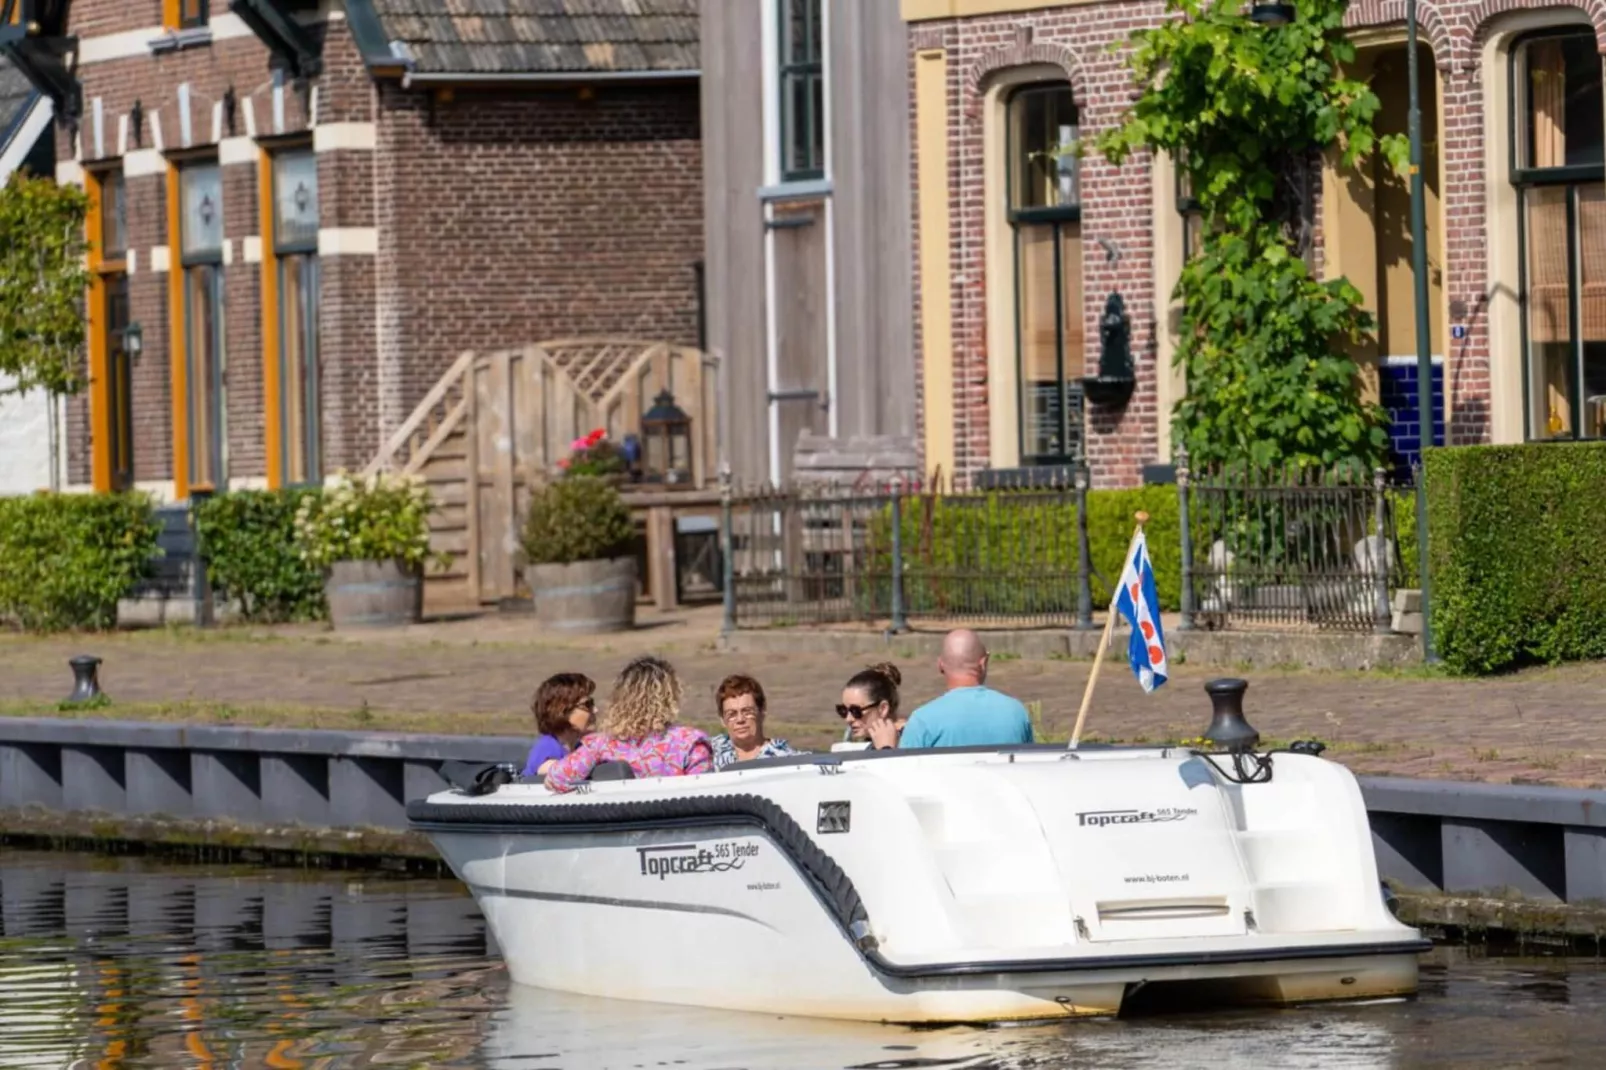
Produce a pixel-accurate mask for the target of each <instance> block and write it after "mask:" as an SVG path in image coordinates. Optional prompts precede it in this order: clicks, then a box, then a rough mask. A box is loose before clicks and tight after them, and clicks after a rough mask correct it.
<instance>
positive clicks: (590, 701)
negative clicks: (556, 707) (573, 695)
mask: <svg viewBox="0 0 1606 1070" xmlns="http://www.w3.org/2000/svg"><path fill="white" fill-rule="evenodd" d="M574 709H577V710H590V711H591V712H592V713H595V712H597V700H596V699H594V698H583V699H581V700H580V701H579V702H576V703H575V704H574Z"/></svg>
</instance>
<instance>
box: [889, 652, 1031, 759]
mask: <svg viewBox="0 0 1606 1070" xmlns="http://www.w3.org/2000/svg"><path fill="white" fill-rule="evenodd" d="M937 671H938V672H940V673H942V678H943V680H944V681H946V682H947V684H948V691H947V693H946V694H944V695H943V696H942V697H941V698H936V699H932V700H931V701H930V702H928V703H926V704H925V705H924V706H922V707H920V708H919V709H918V710H916V711H915V712H914V713H913V714H912V715H911V716H910V718H909V723H908V724H907V725H905V726H904V729H903V736H902V737H901V738H900V739H899V740H898V746H899V747H981V746H989V745H994V744H1006V743H1030V742H1031V741H1032V719H1031V717H1030V716H1028V715H1027V713H1026V707H1025V706H1023V705H1021V704H1020V701H1019V700H1018V699H1012V698H1010V697H1009V696H1008V695H1006V694H1004V693H1003V692H1001V691H994V690H993V689H992V688H990V687H987V686H986V682H987V647H986V646H984V645H983V644H982V641H981V636H979V635H977V634H976V633H975V632H973V631H971V630H970V629H969V628H959V629H956V630H954V631H951V632H949V633H948V634H947V635H946V636H944V637H943V640H942V655H941V656H940V657H939V658H938V659H937Z"/></svg>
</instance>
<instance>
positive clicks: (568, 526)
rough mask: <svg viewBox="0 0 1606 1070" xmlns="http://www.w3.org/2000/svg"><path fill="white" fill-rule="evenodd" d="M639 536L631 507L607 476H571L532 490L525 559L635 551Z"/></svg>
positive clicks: (550, 561)
mask: <svg viewBox="0 0 1606 1070" xmlns="http://www.w3.org/2000/svg"><path fill="white" fill-rule="evenodd" d="M635 539H636V525H635V523H634V521H632V520H631V519H630V508H629V506H627V505H625V503H624V499H623V498H621V497H620V496H619V491H618V489H617V488H616V487H615V486H614V485H613V484H612V483H611V482H609V481H608V480H606V479H602V478H599V477H597V476H586V475H574V476H568V477H566V478H564V479H560V480H557V481H556V482H553V483H549V484H547V485H546V486H545V487H542V488H540V489H539V490H536V491H534V492H532V493H531V495H530V512H529V515H528V518H527V519H526V520H525V524H524V559H525V560H526V561H527V562H529V563H530V564H532V565H567V564H571V563H573V562H575V561H597V560H602V559H605V558H610V557H624V556H626V555H628V554H631V553H632V552H634V547H635Z"/></svg>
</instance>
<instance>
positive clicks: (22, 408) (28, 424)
mask: <svg viewBox="0 0 1606 1070" xmlns="http://www.w3.org/2000/svg"><path fill="white" fill-rule="evenodd" d="M9 385H10V381H9V380H7V379H6V378H5V377H4V376H0V390H4V389H5V388H6V387H7V386H9ZM49 486H50V401H49V399H48V397H47V396H46V395H45V393H44V392H43V391H39V390H36V391H34V392H33V393H30V394H0V494H32V493H33V492H34V491H36V490H43V489H46V488H48V487H49Z"/></svg>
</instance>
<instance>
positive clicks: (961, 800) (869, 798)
mask: <svg viewBox="0 0 1606 1070" xmlns="http://www.w3.org/2000/svg"><path fill="white" fill-rule="evenodd" d="M1221 685H1228V686H1221ZM1243 686H1244V685H1242V684H1241V682H1236V681H1233V682H1228V681H1221V682H1219V683H1218V685H1212V687H1213V689H1214V692H1215V693H1214V694H1213V698H1215V699H1216V700H1218V704H1224V706H1223V707H1222V708H1218V711H1217V712H1218V717H1217V724H1216V725H1214V726H1213V729H1214V728H1217V727H1219V725H1220V724H1221V723H1222V721H1223V716H1225V717H1226V719H1227V720H1229V721H1230V720H1231V719H1232V718H1233V717H1235V716H1236V717H1237V718H1238V720H1237V724H1239V725H1242V720H1241V707H1237V708H1236V709H1235V708H1234V707H1235V706H1236V704H1237V703H1239V702H1241V697H1242V693H1243ZM1223 709H1225V711H1226V712H1225V714H1224V715H1223ZM1244 727H1247V726H1244ZM1250 732H1251V733H1252V730H1250ZM1217 735H1218V738H1220V737H1221V736H1231V735H1232V732H1231V731H1230V730H1229V731H1226V732H1218V733H1217ZM1239 738H1240V740H1241V733H1240V735H1239ZM1318 749H1319V748H1316V747H1308V748H1304V752H1299V751H1292V750H1291V751H1279V752H1275V753H1268V754H1257V753H1254V752H1253V751H1250V750H1248V749H1246V748H1245V747H1244V746H1243V745H1242V743H1241V742H1240V743H1239V744H1238V749H1237V750H1235V751H1233V752H1228V753H1221V752H1216V753H1211V752H1207V751H1204V750H1196V749H1190V748H1186V747H1142V748H1113V747H1112V748H1095V747H1091V746H1085V747H1083V748H1081V749H1078V750H1067V749H1065V748H1064V747H1059V746H1048V745H1032V746H1014V747H988V748H963V749H953V750H914V751H902V750H898V751H872V752H860V753H833V754H814V755H804V756H799V757H794V758H776V759H767V760H762V761H752V762H744V763H739V764H737V765H735V766H733V767H731V768H729V769H727V770H725V771H722V772H718V773H711V774H708V775H705V776H695V777H673V778H659V779H643V780H632V779H623V780H610V781H602V782H595V783H590V784H587V785H586V786H585V787H586V789H587V790H585V791H583V792H581V793H577V794H572V795H553V794H551V793H549V792H548V791H547V790H546V789H545V788H544V787H542V786H541V785H540V784H533V783H516V782H507V781H508V777H509V774H508V773H507V772H506V771H505V770H502V769H500V768H498V767H488V768H487V769H484V770H481V775H480V776H479V777H478V779H477V782H476V783H473V784H470V785H469V787H468V789H467V790H463V789H457V790H452V791H447V792H441V793H438V794H435V795H432V796H430V797H429V798H428V799H423V800H417V801H414V802H413V803H411V804H410V805H409V807H408V814H409V817H410V818H411V820H412V822H413V825H414V826H415V827H416V828H419V829H422V830H424V831H426V832H427V833H428V834H429V835H430V837H431V838H432V839H433V840H434V842H435V843H436V845H437V846H438V847H439V849H440V851H441V853H442V854H443V855H444V856H445V858H446V860H447V862H448V863H449V864H450V865H451V867H452V869H453V871H454V872H456V873H457V875H458V876H459V877H460V878H461V879H462V880H463V881H464V882H465V883H466V884H467V885H468V886H469V888H470V889H471V890H472V892H473V894H474V896H475V898H476V899H477V900H478V902H479V905H480V908H481V910H483V911H484V914H485V918H486V920H487V922H488V923H489V925H490V927H491V929H492V931H493V932H494V934H495V937H496V942H497V944H498V946H499V947H500V948H501V949H502V953H503V955H504V957H505V958H506V960H507V966H508V970H509V971H510V973H511V974H512V977H513V979H514V980H515V981H517V982H519V983H522V984H528V985H538V986H541V987H544V988H551V989H558V990H562V991H568V992H578V993H584V994H588V995H596V996H611V997H617V998H623V999H638V1000H652V1001H660V1002H668V1003H684V1004H695V1005H699V1006H706V1007H717V1008H726V1009H733V1010H747V1011H763V1012H769V1013H778V1014H802V1015H816V1016H822V1017H831V1018H849V1019H860V1020H871V1021H892V1022H911V1023H913V1022H926V1023H935V1022H985V1021H1003V1020H1012V1019H1037V1018H1051V1017H1063V1016H1067V1015H1108V1014H1114V1013H1117V1012H1119V1011H1120V1009H1121V1006H1122V1002H1123V1000H1126V999H1128V998H1129V997H1130V996H1131V995H1132V994H1133V993H1134V992H1135V991H1137V990H1139V989H1142V988H1148V987H1150V986H1170V985H1184V986H1187V985H1195V986H1196V985H1197V984H1198V983H1200V982H1203V983H1205V984H1206V985H1207V986H1208V988H1209V990H1210V994H1211V996H1212V997H1213V998H1215V999H1219V1000H1225V1001H1228V1002H1243V1003H1291V1002H1301V1001H1314V1000H1335V999H1362V998H1377V997H1386V996H1403V995H1408V994H1411V993H1414V992H1415V991H1416V986H1417V956H1418V954H1419V953H1420V952H1421V951H1423V950H1425V949H1426V947H1427V946H1428V945H1427V942H1426V941H1425V940H1423V939H1422V938H1421V936H1420V934H1419V933H1418V932H1417V931H1416V930H1415V929H1411V928H1408V927H1407V926H1405V925H1402V924H1400V923H1399V922H1398V921H1397V920H1395V918H1394V917H1393V916H1392V914H1391V913H1390V911H1389V909H1388V907H1387V906H1386V904H1385V903H1384V900H1383V897H1382V895H1381V893H1380V885H1379V881H1378V877H1377V867H1376V863H1375V861H1374V859H1373V853H1372V841H1371V833H1370V829H1369V827H1368V823H1367V817H1366V811H1365V809H1364V807H1363V805H1362V802H1361V795H1360V791H1359V789H1358V787H1357V785H1356V783H1355V779H1354V777H1353V776H1352V775H1351V774H1350V773H1349V772H1348V770H1346V769H1344V768H1343V767H1342V766H1340V765H1337V764H1335V763H1332V762H1328V761H1326V760H1324V759H1322V758H1321V757H1319V754H1318V753H1314V752H1316V751H1318Z"/></svg>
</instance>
